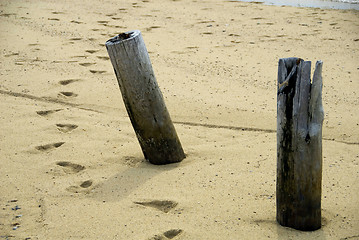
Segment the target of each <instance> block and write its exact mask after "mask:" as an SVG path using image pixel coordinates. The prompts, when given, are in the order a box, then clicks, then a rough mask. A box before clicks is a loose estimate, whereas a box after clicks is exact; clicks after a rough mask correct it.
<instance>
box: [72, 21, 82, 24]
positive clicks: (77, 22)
mask: <svg viewBox="0 0 359 240" xmlns="http://www.w3.org/2000/svg"><path fill="white" fill-rule="evenodd" d="M71 23H76V24H82V23H83V22H79V21H75V20H72V21H71Z"/></svg>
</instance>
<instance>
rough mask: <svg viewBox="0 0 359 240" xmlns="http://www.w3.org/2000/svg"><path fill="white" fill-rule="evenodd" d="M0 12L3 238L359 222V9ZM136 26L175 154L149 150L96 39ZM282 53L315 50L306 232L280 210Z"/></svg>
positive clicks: (142, 5) (72, 5) (175, 233)
mask: <svg viewBox="0 0 359 240" xmlns="http://www.w3.org/2000/svg"><path fill="white" fill-rule="evenodd" d="M0 20H1V21H0V29H1V33H0V34H1V38H0V49H1V55H0V61H1V64H0V124H1V132H0V164H1V165H0V204H1V209H0V239H25V238H31V239H150V238H155V236H157V238H156V239H267V238H271V239H273V238H274V239H283V240H284V239H357V238H359V214H358V213H359V207H358V206H359V204H358V203H359V196H358V195H359V194H358V192H359V174H358V163H359V148H358V144H359V126H358V125H359V118H358V116H359V108H358V104H359V102H358V101H359V93H358V91H359V53H358V51H359V34H358V33H359V24H358V23H359V15H358V13H357V12H355V11H342V10H320V9H305V8H292V7H275V6H263V5H260V4H254V3H240V2H234V1H220V0H207V1H193V0H179V1H168V0H161V1H156V0H150V1H94V0H85V1H50V0H42V1H5V0H3V1H1V2H0ZM132 29H139V30H141V31H142V34H143V37H144V40H145V43H146V45H147V48H148V51H149V53H150V57H151V60H152V64H153V67H154V70H155V73H156V77H157V81H158V83H159V86H160V88H161V90H162V92H163V94H164V96H165V99H166V104H167V107H168V109H169V112H170V114H171V116H172V120H173V121H174V122H175V127H176V130H177V133H178V135H179V137H180V140H181V142H182V145H183V147H184V149H185V152H186V154H187V158H186V159H185V160H184V161H183V162H182V163H179V164H173V165H169V166H152V165H150V164H149V163H147V162H146V161H145V160H144V159H143V155H142V153H141V150H140V147H139V144H138V142H137V139H136V137H135V135H134V132H133V129H132V126H131V124H130V122H129V119H128V117H127V113H126V111H125V108H124V106H123V103H122V99H121V95H120V91H119V90H118V86H117V82H116V80H115V75H114V73H113V70H112V66H111V63H110V61H109V60H108V56H107V52H106V49H105V47H104V43H105V41H106V40H108V39H109V38H110V37H113V36H115V35H116V34H118V33H120V32H123V31H127V30H132ZM291 56H296V57H301V58H304V59H306V60H311V61H313V63H314V62H315V61H316V60H319V59H321V60H323V61H324V68H323V77H324V89H323V103H324V107H325V113H326V114H325V121H324V127H323V135H324V136H323V138H324V141H323V155H324V159H323V161H324V162H323V163H324V172H323V195H322V196H323V200H322V208H323V211H322V214H323V227H322V229H321V230H318V231H315V232H309V233H305V232H299V231H295V230H291V229H287V228H283V227H281V226H279V225H278V224H276V221H275V211H276V210H275V177H276V175H275V174H276V135H275V130H276V74H277V62H278V59H279V58H281V57H291ZM313 65H314V64H313ZM242 128H243V130H242ZM16 206H18V207H20V209H18V210H12V208H13V209H15V207H16ZM20 215H21V216H20ZM16 216H18V217H16ZM16 225H18V228H17V229H16V230H13V228H14V227H15V226H16Z"/></svg>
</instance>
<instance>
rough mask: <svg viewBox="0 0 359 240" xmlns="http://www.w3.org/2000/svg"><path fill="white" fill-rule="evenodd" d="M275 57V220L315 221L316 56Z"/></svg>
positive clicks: (318, 164) (318, 169)
mask: <svg viewBox="0 0 359 240" xmlns="http://www.w3.org/2000/svg"><path fill="white" fill-rule="evenodd" d="M310 70H311V62H309V61H303V60H302V59H299V58H285V59H280V60H279V65H278V93H277V191H276V195H277V221H278V223H279V224H281V225H283V226H286V227H291V228H295V229H298V230H304V231H311V230H316V229H319V228H320V227H321V187H322V123H323V118H324V112H323V107H322V76H321V73H322V62H321V61H318V62H317V63H316V69H315V72H314V76H313V81H312V82H311V80H310Z"/></svg>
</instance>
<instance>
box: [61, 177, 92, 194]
mask: <svg viewBox="0 0 359 240" xmlns="http://www.w3.org/2000/svg"><path fill="white" fill-rule="evenodd" d="M92 184H93V181H92V180H86V181H84V182H82V183H81V184H80V185H78V186H70V187H68V188H66V190H67V191H69V192H72V193H81V192H82V193H89V192H90V189H91V188H90V187H91V186H92Z"/></svg>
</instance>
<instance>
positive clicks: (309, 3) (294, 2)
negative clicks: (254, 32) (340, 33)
mask: <svg viewBox="0 0 359 240" xmlns="http://www.w3.org/2000/svg"><path fill="white" fill-rule="evenodd" d="M238 1H242V2H249V3H250V2H255V3H256V4H260V3H262V4H264V5H274V6H291V7H309V8H321V9H338V10H356V11H359V3H348V2H337V1H321V0H260V1H254V0H238Z"/></svg>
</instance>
